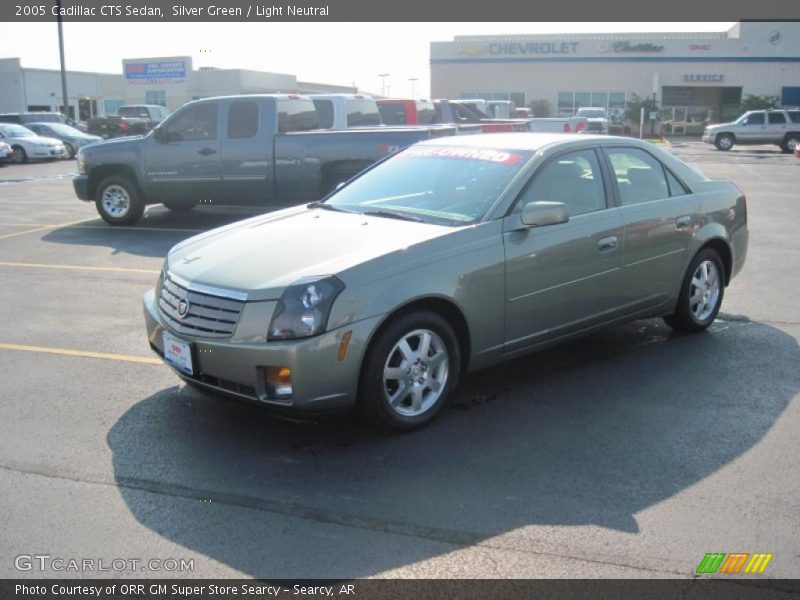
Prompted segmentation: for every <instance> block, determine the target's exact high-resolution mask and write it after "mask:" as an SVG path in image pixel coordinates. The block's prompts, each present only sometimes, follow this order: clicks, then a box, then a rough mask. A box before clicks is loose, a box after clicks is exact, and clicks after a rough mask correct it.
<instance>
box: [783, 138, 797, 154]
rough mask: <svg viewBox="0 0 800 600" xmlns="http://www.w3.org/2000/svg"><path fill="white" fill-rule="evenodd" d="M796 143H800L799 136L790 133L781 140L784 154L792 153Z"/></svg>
mask: <svg viewBox="0 0 800 600" xmlns="http://www.w3.org/2000/svg"><path fill="white" fill-rule="evenodd" d="M798 145H800V137H798V136H796V135H790V136H789V137H787V138H786V139H785V140H784V141H783V144H781V150H783V151H784V153H786V154H792V153H794V151H795V150H796V149H797V146H798Z"/></svg>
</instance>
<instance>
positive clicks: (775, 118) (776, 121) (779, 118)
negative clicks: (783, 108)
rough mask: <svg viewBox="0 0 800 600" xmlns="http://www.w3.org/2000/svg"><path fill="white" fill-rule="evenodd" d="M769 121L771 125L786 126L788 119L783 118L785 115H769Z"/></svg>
mask: <svg viewBox="0 0 800 600" xmlns="http://www.w3.org/2000/svg"><path fill="white" fill-rule="evenodd" d="M767 118H768V119H769V124H770V125H784V124H785V123H786V117H784V116H783V113H774V112H772V113H769V115H767Z"/></svg>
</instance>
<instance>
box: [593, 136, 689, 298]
mask: <svg viewBox="0 0 800 600" xmlns="http://www.w3.org/2000/svg"><path fill="white" fill-rule="evenodd" d="M604 153H605V156H606V157H607V159H608V164H609V166H610V170H611V172H612V179H613V183H614V185H615V188H616V190H615V193H616V195H617V197H618V199H619V204H620V211H621V214H622V221H623V225H624V228H625V229H624V241H623V270H622V290H621V295H620V298H621V303H622V305H623V306H624V307H626V310H629V311H631V312H633V311H637V310H640V309H644V308H646V307H650V306H657V305H659V304H661V303H663V302H665V301H666V300H667V299H669V298H670V297H672V296H673V295H674V294H675V293H676V292H677V289H678V286H679V285H680V281H681V278H682V276H683V269H684V267H685V265H686V262H687V257H686V252H687V250H688V247H689V244H690V243H691V240H692V236H693V235H694V232H695V231H696V229H697V228H698V227H699V226H700V224H701V218H700V217H701V216H700V212H699V206H698V202H697V199H696V198H695V196H694V195H693V194H691V193H689V190H688V188H687V187H686V186H685V185H684V184H683V183H682V182H680V181H679V180H678V179H677V177H675V175H674V174H673V173H672V172H670V171H669V170H668V169H667V168H666V167H665V166H664V165H663V164H662V163H661V161H659V160H658V159H657V158H655V157H654V156H653V155H652V154H650V153H649V152H646V151H645V150H643V149H641V148H634V147H625V146H619V147H606V148H605V151H604Z"/></svg>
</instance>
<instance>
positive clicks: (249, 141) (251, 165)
mask: <svg viewBox="0 0 800 600" xmlns="http://www.w3.org/2000/svg"><path fill="white" fill-rule="evenodd" d="M267 104H269V103H265V102H260V101H259V100H257V99H256V98H241V99H237V100H231V101H230V102H227V103H226V104H225V105H224V107H223V111H222V121H223V124H224V125H223V127H222V138H221V140H220V155H221V164H222V185H223V187H224V188H225V195H226V197H227V198H229V199H230V200H231V201H234V202H237V203H238V202H240V201H242V200H244V201H247V202H248V203H257V204H263V203H265V202H267V201H269V200H270V199H271V198H272V197H273V196H274V195H275V190H274V186H275V180H274V170H273V168H272V163H271V161H270V156H271V154H272V147H271V146H272V144H271V140H272V136H271V135H270V128H269V122H270V120H269V117H268V115H267V114H266V111H267V106H266V105H267Z"/></svg>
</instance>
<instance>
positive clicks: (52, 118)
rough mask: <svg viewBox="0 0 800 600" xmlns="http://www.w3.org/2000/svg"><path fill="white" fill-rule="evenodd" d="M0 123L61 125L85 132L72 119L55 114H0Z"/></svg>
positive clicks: (44, 112)
mask: <svg viewBox="0 0 800 600" xmlns="http://www.w3.org/2000/svg"><path fill="white" fill-rule="evenodd" d="M0 123H17V124H18V125H26V126H27V125H28V123H63V124H64V125H69V126H70V127H75V128H76V129H79V130H80V131H85V129H81V127H82V126H81V124H80V123H77V122H75V120H74V119H73V118H71V117H68V116H67V115H63V114H61V113H57V112H46V111H42V112H38V111H34V112H22V113H3V114H0Z"/></svg>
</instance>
